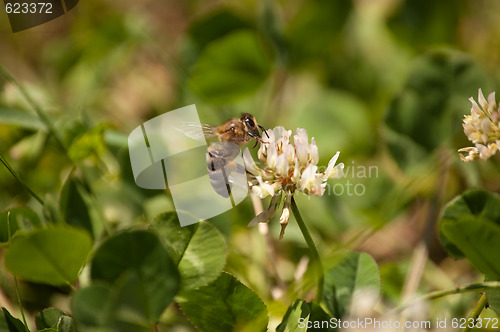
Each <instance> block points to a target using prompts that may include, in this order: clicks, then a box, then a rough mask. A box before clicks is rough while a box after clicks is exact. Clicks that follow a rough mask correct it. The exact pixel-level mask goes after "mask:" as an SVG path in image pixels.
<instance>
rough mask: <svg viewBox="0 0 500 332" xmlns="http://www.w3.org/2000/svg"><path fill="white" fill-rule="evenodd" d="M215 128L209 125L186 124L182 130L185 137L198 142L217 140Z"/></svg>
mask: <svg viewBox="0 0 500 332" xmlns="http://www.w3.org/2000/svg"><path fill="white" fill-rule="evenodd" d="M215 128H216V127H214V126H211V125H209V124H199V123H192V122H186V123H185V124H184V126H183V127H182V129H181V130H180V131H181V132H182V133H183V134H184V135H185V136H187V137H189V138H192V139H194V140H197V141H203V140H205V139H212V138H215V137H216V135H215Z"/></svg>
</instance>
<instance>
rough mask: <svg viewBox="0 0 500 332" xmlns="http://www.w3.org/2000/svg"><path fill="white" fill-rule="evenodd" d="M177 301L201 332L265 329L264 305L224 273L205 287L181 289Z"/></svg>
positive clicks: (265, 314)
mask: <svg viewBox="0 0 500 332" xmlns="http://www.w3.org/2000/svg"><path fill="white" fill-rule="evenodd" d="M179 303H180V305H181V308H182V311H184V312H185V313H186V315H187V316H188V317H189V319H190V320H191V321H192V322H193V323H194V324H195V325H196V326H197V327H198V328H199V329H200V330H201V331H207V332H208V331H214V330H218V331H242V330H244V329H245V328H246V329H248V330H249V328H250V327H251V331H265V330H266V326H267V321H268V317H267V309H266V305H265V304H264V303H263V302H262V300H261V299H260V298H259V297H258V296H257V295H256V294H255V293H254V292H253V291H252V290H251V289H249V288H248V287H246V286H245V285H243V284H242V283H241V282H239V281H238V280H237V279H236V278H235V277H233V276H232V275H230V274H227V273H223V274H221V275H220V276H219V278H217V280H215V281H214V282H213V283H211V284H209V285H207V286H203V287H200V288H198V289H197V290H190V291H186V292H184V294H183V299H182V300H180V301H179ZM249 331H250V330H249Z"/></svg>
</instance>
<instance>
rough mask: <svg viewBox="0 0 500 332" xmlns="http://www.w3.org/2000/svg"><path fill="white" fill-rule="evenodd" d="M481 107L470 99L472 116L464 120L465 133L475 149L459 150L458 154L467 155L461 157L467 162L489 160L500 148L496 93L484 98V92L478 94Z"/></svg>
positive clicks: (499, 125)
mask: <svg viewBox="0 0 500 332" xmlns="http://www.w3.org/2000/svg"><path fill="white" fill-rule="evenodd" d="M477 99H478V101H479V105H480V106H481V107H479V105H478V104H477V103H476V101H475V100H474V98H472V97H471V98H469V100H470V101H471V103H472V107H471V114H470V115H466V116H465V117H464V120H463V122H464V123H463V127H464V133H465V135H467V138H469V140H470V141H471V142H472V143H474V146H473V147H466V148H462V149H459V150H458V152H463V153H467V155H465V156H464V155H462V154H461V155H460V159H462V160H463V161H465V162H469V161H473V160H475V159H478V158H480V159H484V160H486V159H488V158H490V157H491V156H492V155H494V154H495V153H497V151H498V150H499V148H500V129H499V128H500V121H499V120H500V107H498V108H497V104H496V101H495V92H492V93H490V94H489V95H488V100H486V98H484V95H483V92H482V91H481V89H479V92H478V98H477Z"/></svg>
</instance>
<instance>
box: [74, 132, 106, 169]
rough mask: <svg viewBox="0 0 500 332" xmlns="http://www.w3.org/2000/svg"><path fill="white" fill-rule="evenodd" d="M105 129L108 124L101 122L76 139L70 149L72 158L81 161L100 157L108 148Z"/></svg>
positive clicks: (77, 161)
mask: <svg viewBox="0 0 500 332" xmlns="http://www.w3.org/2000/svg"><path fill="white" fill-rule="evenodd" d="M105 129H106V126H105V125H104V124H100V125H98V126H95V127H94V128H92V129H90V130H89V131H86V132H85V133H83V134H82V135H81V136H79V137H78V138H76V139H74V140H73V142H72V143H71V145H70V147H69V149H68V155H69V157H70V158H71V160H73V161H74V162H76V163H79V162H82V161H84V160H85V159H87V158H89V157H91V158H94V159H98V158H99V157H100V156H101V155H102V154H103V153H104V151H105V150H106V146H105V144H104V130H105Z"/></svg>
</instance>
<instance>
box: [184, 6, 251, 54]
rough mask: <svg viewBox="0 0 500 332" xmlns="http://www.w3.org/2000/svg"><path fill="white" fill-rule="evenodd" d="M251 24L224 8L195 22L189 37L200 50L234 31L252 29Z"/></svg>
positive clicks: (190, 29)
mask: <svg viewBox="0 0 500 332" xmlns="http://www.w3.org/2000/svg"><path fill="white" fill-rule="evenodd" d="M250 27H251V24H250V23H249V22H247V21H245V20H244V19H243V18H241V17H239V16H237V15H236V14H235V13H234V12H232V11H230V10H228V9H226V8H223V9H221V10H217V11H215V12H210V14H209V15H207V16H204V17H202V18H201V19H199V20H197V21H195V22H193V23H192V24H191V27H190V28H189V35H190V36H191V38H192V39H193V41H194V43H195V44H196V45H197V46H198V48H199V49H203V48H204V47H205V46H207V45H209V44H210V43H212V42H213V41H214V40H216V39H218V38H221V37H223V36H225V35H227V34H228V33H231V32H232V31H234V30H239V29H247V28H250Z"/></svg>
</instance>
